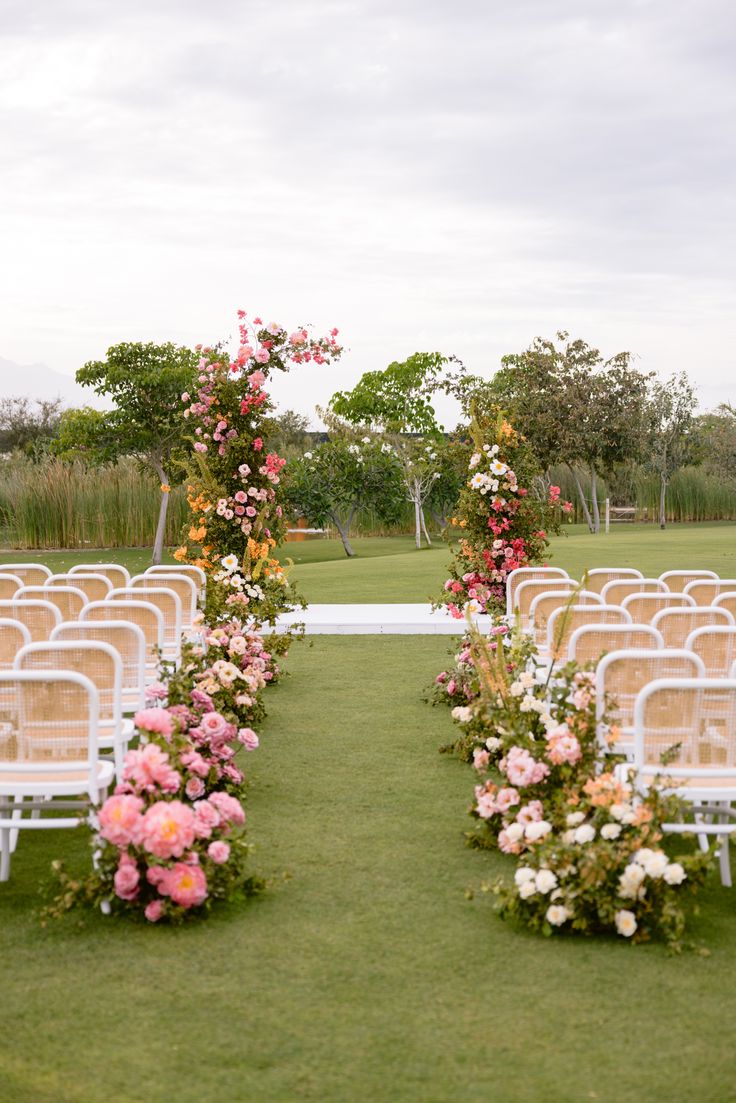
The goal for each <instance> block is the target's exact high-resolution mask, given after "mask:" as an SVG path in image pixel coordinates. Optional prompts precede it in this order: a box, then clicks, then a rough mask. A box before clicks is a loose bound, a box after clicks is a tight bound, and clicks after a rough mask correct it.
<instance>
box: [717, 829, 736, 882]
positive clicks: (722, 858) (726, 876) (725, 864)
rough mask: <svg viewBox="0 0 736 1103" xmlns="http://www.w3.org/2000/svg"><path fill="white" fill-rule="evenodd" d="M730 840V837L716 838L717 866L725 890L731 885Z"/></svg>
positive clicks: (721, 836) (720, 836)
mask: <svg viewBox="0 0 736 1103" xmlns="http://www.w3.org/2000/svg"><path fill="white" fill-rule="evenodd" d="M730 838H731V836H730V835H719V836H718V864H719V866H720V870H721V884H722V885H723V887H724V888H726V889H730V888H731V886H732V884H733V882H732V880H731V854H730V848H729V845H728V844H729V842H730Z"/></svg>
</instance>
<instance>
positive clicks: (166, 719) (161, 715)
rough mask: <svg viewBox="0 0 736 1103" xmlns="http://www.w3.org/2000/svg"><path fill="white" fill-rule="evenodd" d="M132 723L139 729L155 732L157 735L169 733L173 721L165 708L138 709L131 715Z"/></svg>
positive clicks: (171, 729)
mask: <svg viewBox="0 0 736 1103" xmlns="http://www.w3.org/2000/svg"><path fill="white" fill-rule="evenodd" d="M133 723H134V724H135V726H136V727H137V728H139V729H140V730H141V731H146V732H156V733H157V734H158V735H171V733H172V732H173V730H174V721H173V719H172V717H171V716H170V715H169V713H168V712H167V711H166V709H140V710H139V711H138V712H137V713H136V714H135V716H134V717H133Z"/></svg>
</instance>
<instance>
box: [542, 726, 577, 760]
mask: <svg viewBox="0 0 736 1103" xmlns="http://www.w3.org/2000/svg"><path fill="white" fill-rule="evenodd" d="M563 727H564V725H563ZM558 730H559V729H558ZM582 754H583V752H582V750H581V749H580V744H579V742H578V740H577V737H576V736H574V735H571V734H570V733H569V732H567V731H566V730H565V733H564V734H562V733H561V734H559V735H555V734H554V732H553V733H552V734H551V735H549V736H548V737H547V758H548V759H549V760H550V762H552V763H554V765H555V766H561V765H562V764H563V762H569V763H570V764H573V763H575V762H579V761H580V759H581V758H582Z"/></svg>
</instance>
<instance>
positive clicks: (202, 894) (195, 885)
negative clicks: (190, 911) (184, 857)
mask: <svg viewBox="0 0 736 1103" xmlns="http://www.w3.org/2000/svg"><path fill="white" fill-rule="evenodd" d="M159 892H160V893H161V895H162V896H170V897H171V899H172V900H173V901H174V903H175V904H179V905H180V906H181V907H182V908H196V907H198V906H199V905H200V904H202V903H203V902H204V901H205V900H206V899H207V878H206V877H205V875H204V873H203V872H202V870H201V869H200V867H199V866H197V865H187V864H186V863H185V862H177V863H176V865H175V866H172V868H171V869H167V870H166V875H165V877H164V878H163V880H162V881H161V884H160V885H159Z"/></svg>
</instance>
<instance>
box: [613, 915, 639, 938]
mask: <svg viewBox="0 0 736 1103" xmlns="http://www.w3.org/2000/svg"><path fill="white" fill-rule="evenodd" d="M614 918H615V920H616V930H617V931H618V933H619V934H620V935H623V937H624V938H631V936H632V934H633V933H634V931H635V930H636V927H637V923H636V916H635V915H634V913H633V912H630V911H627V910H626V908H622V909H621V911H618V912H616V915H615V916H614Z"/></svg>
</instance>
